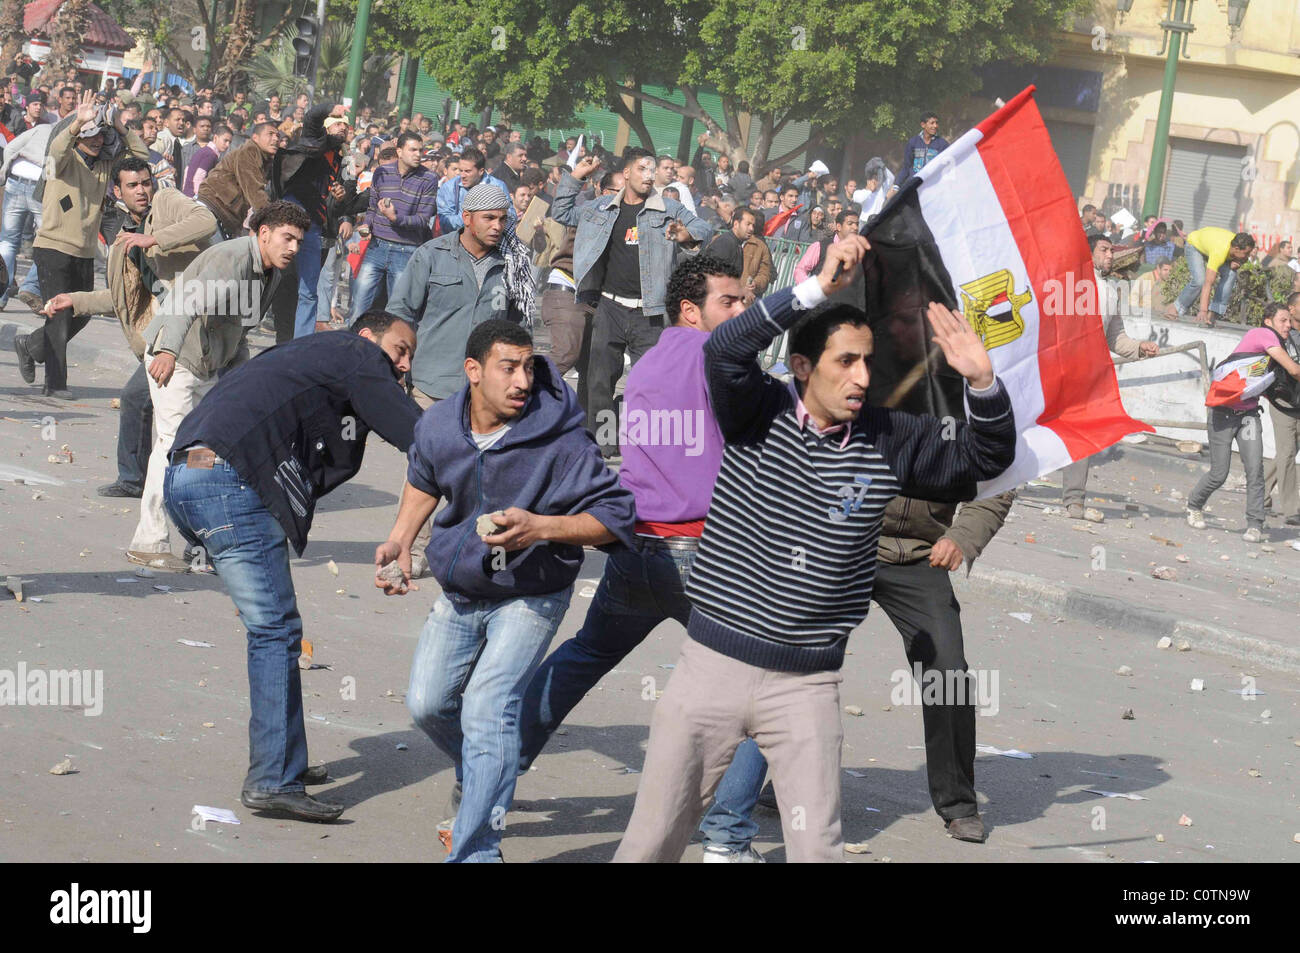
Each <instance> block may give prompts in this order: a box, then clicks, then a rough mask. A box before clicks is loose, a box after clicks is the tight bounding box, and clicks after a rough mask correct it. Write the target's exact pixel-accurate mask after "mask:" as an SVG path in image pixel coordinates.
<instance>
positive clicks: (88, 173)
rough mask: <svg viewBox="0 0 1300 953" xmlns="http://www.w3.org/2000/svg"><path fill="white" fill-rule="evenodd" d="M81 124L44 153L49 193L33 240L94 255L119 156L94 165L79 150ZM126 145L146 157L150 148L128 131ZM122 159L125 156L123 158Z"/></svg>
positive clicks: (63, 133)
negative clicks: (111, 178) (104, 207)
mask: <svg viewBox="0 0 1300 953" xmlns="http://www.w3.org/2000/svg"><path fill="white" fill-rule="evenodd" d="M80 131H81V123H80V122H78V121H77V120H76V119H75V118H74V119H73V120H72V122H70V123H69V124H68V125H66V126H64V127H63V128H62V129H60V130H59V131H58V132H56V133H55V134H54V136H53V137H52V138H51V139H50V149H49V152H48V153H46V156H45V194H44V196H43V197H42V199H41V227H40V228H38V229H37V230H36V239H35V240H34V241H33V242H32V245H34V246H35V247H36V248H51V249H53V250H55V251H60V252H63V254H65V255H70V256H72V257H73V258H94V257H95V251H96V249H97V248H98V247H99V220H100V218H101V217H102V215H103V205H104V196H105V195H106V194H107V193H108V185H109V182H108V180H109V177H110V176H111V175H112V172H113V165H114V160H113V159H110V158H108V156H107V155H106V154H105V153H102V152H101V153H100V157H99V158H98V159H96V160H95V161H94V162H92V163H90V164H89V165H87V164H86V160H85V159H84V158H82V155H81V152H80V151H79V150H78V149H77V133H79V132H80ZM125 139H126V147H127V149H128V150H129V151H130V152H132V153H133V154H134V155H137V156H139V157H140V158H141V159H145V160H146V161H147V160H148V158H149V149H148V148H147V147H146V146H145V144H144V140H142V139H141V138H140V137H139V136H138V135H136V134H135V133H134V132H133V131H131V130H127V133H126V137H125ZM119 158H120V156H119Z"/></svg>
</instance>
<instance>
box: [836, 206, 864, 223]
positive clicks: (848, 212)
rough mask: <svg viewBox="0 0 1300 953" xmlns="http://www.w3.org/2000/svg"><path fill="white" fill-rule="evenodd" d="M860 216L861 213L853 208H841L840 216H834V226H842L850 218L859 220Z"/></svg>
mask: <svg viewBox="0 0 1300 953" xmlns="http://www.w3.org/2000/svg"><path fill="white" fill-rule="evenodd" d="M861 216H862V213H861V211H860V210H859V209H855V208H853V207H852V206H850V207H849V208H843V209H840V214H838V215H836V216H835V224H836V225H843V224H844V223H845V222H846V221H848V220H849V219H851V218H861Z"/></svg>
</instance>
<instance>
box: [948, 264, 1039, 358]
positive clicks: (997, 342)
mask: <svg viewBox="0 0 1300 953" xmlns="http://www.w3.org/2000/svg"><path fill="white" fill-rule="evenodd" d="M961 297H962V310H963V311H964V312H965V313H966V320H967V321H969V322H970V326H971V327H972V328H974V329H975V333H976V334H978V335H979V336H980V340H982V341H983V342H984V349H985V350H986V351H991V350H993V348H995V347H1001V346H1002V345H1003V344H1010V343H1011V342H1012V341H1014V340H1016V338H1018V337H1020V335H1022V334H1024V333H1025V319H1024V318H1022V317H1021V316H1020V309H1021V308H1023V307H1024V306H1025V305H1027V304H1028V303H1029V302H1030V301H1031V300H1032V299H1033V297H1034V296H1033V293H1032V292H1031V291H1030V290H1029V289H1028V288H1026V289H1025V290H1024V291H1022V292H1020V293H1019V294H1017V293H1016V282H1015V278H1014V277H1013V276H1012V274H1011V272H1010V271H1008V270H1007V269H1005V268H1003V269H1002V270H1001V271H995V272H993V273H992V274H990V275H985V276H984V277H982V278H976V279H975V280H974V281H968V282H966V284H964V285H962V286H961Z"/></svg>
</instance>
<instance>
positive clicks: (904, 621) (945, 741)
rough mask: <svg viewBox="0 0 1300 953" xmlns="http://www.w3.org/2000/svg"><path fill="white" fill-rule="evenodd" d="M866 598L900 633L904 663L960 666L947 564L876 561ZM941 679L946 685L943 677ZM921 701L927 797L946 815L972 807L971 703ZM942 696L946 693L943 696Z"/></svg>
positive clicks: (957, 612)
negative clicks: (926, 702)
mask: <svg viewBox="0 0 1300 953" xmlns="http://www.w3.org/2000/svg"><path fill="white" fill-rule="evenodd" d="M871 598H872V599H873V600H875V602H876V603H877V604H878V605H879V606H880V608H882V609H884V610H885V614H886V615H887V616H889V621H890V622H892V623H894V627H895V628H897V629H898V633H899V635H901V636H902V637H903V649H904V651H905V652H906V653H907V662H908V665H909V666H914V665H915V664H916V663H918V662H919V663H920V664H921V669H922V671H923V672H937V673H939V674H940V675H942V673H944V672H965V671H966V655H965V650H964V648H963V647H962V635H961V606H960V605H959V604H958V602H957V596H956V594H954V593H953V591H952V583H951V582H950V581H949V579H948V570H946V569H942V568H939V567H936V566H931V565H930V563H929V561H928V560H923V561H921V562H916V563H908V564H905V565H888V564H886V563H881V562H878V563H876V583H875V588H874V589H873V591H872V593H871ZM941 684H944V685H948V684H950V682H948V681H947V680H946V679H945V680H943V682H942V683H941ZM972 699H973V693H967V695H966V700H967V704H961V705H952V704H925V705H923V706H922V708H921V720H922V722H923V723H924V725H925V768H926V774H927V775H928V777H929V781H930V800H931V801H933V802H934V809H935V810H936V811H937V812H938V813H939V816H940V817H942V818H943V819H944V820H946V821H951V820H955V819H956V818H959V817H968V816H970V815H972V814H975V813H977V812H978V810H979V808H978V804H977V802H976V800H975V705H974V704H973V703H972V702H971V700H972ZM945 700H948V699H945Z"/></svg>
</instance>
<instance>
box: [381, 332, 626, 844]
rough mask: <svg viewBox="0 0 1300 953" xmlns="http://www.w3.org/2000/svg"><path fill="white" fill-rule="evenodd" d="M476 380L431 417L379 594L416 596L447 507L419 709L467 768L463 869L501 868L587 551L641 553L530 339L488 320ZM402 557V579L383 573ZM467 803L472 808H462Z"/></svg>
mask: <svg viewBox="0 0 1300 953" xmlns="http://www.w3.org/2000/svg"><path fill="white" fill-rule="evenodd" d="M465 374H466V376H467V377H468V378H469V383H468V384H467V385H466V386H465V387H464V388H462V389H461V391H460V393H459V394H457V395H456V397H455V399H453V400H445V401H441V402H439V403H437V404H435V405H434V406H433V407H431V408H430V409H429V410H427V411H425V413H424V416H422V417H421V418H420V422H419V424H418V425H417V426H416V429H415V441H414V443H413V444H412V445H411V449H410V452H409V454H408V457H409V461H410V465H409V467H408V469H407V478H406V479H407V482H406V485H405V486H404V487H403V488H402V502H401V508H400V509H399V511H398V514H397V522H396V523H395V524H394V526H393V531H392V533H391V534H390V535H389V537H388V540H387V542H385V543H383V544H381V545H380V546H379V547H378V548H377V549H376V550H375V568H376V578H375V585H376V586H378V587H379V588H381V589H383V590H384V591H385V592H386V593H388V594H390V595H397V594H401V593H404V592H405V591H406V589H407V581H406V580H408V579H409V577H410V565H411V564H410V549H411V543H412V541H413V540H414V539H415V535H416V532H417V531H418V530H419V528H420V527H421V526H422V525H423V524H424V521H425V520H426V519H428V518H429V516H430V515H431V514H432V513H433V511H434V508H435V507H436V506H437V505H438V501H439V500H442V499H445V500H446V501H447V506H446V507H445V508H443V509H442V510H441V511H440V512H439V513H438V515H437V516H436V517H434V531H433V537H432V539H431V540H430V542H429V548H428V550H427V554H428V561H429V565H430V566H431V567H432V568H433V570H434V574H435V575H436V576H437V579H438V584H439V585H440V586H441V587H442V593H441V594H440V595H439V596H438V598H437V601H436V602H435V603H434V606H433V609H432V611H431V612H430V613H429V618H428V621H427V622H426V623H425V626H424V631H423V632H422V633H421V635H420V643H419V646H418V647H417V648H416V650H415V660H414V661H413V662H412V664H411V683H410V687H409V689H408V691H407V694H406V703H407V707H408V708H409V709H410V711H411V715H412V716H413V717H414V719H415V723H416V724H417V725H419V726H420V728H421V729H423V730H424V731H425V733H426V734H428V735H429V737H430V738H431V739H433V742H434V744H436V745H437V746H438V748H439V749H440V750H441V751H442V752H443V753H444V754H446V755H447V757H449V758H451V759H452V761H453V762H454V764H455V766H456V778H457V782H458V784H457V790H458V791H459V792H461V796H460V797H459V798H457V797H456V796H455V795H453V806H454V807H455V809H456V816H455V820H454V822H453V825H452V826H451V827H450V830H449V829H448V825H447V823H446V822H444V824H443V825H440V828H439V835H438V836H439V839H440V840H442V842H443V843H444V845H445V846H446V847H447V848H448V850H449V852H450V855H451V856H450V857H449V858H448V860H449V861H451V862H464V861H499V860H500V859H501V831H502V830H503V828H504V827H505V816H506V812H507V811H509V809H510V801H511V798H512V797H513V796H514V790H515V775H516V773H517V770H518V764H519V747H520V741H519V711H520V706H521V703H522V697H523V692H524V688H525V686H527V685H528V681H529V679H530V678H531V677H532V674H533V672H534V671H535V670H536V668H537V666H538V664H539V663H540V662H541V660H542V654H543V653H544V652H545V651H546V647H547V646H548V645H549V644H550V642H551V637H552V636H553V635H554V634H555V630H556V629H557V628H558V627H559V625H560V621H561V620H562V619H563V618H564V613H565V610H567V609H568V607H569V597H570V596H571V595H572V594H573V581H574V579H575V578H576V577H577V575H578V570H579V569H580V568H581V566H582V560H583V552H582V547H583V546H604V545H607V544H610V543H614V542H615V541H618V542H621V543H623V544H624V545H628V546H635V545H636V536H635V533H634V531H633V526H634V523H635V519H636V514H635V505H634V502H633V499H632V494H631V493H629V492H628V491H627V490H624V489H622V488H621V487H620V486H619V485H618V480H617V478H616V477H615V476H614V474H613V473H611V472H610V471H609V470H608V469H607V468H606V467H605V464H604V462H603V461H602V460H601V457H600V451H599V450H598V449H597V447H596V443H595V441H594V440H593V439H592V437H591V435H590V434H588V433H587V432H586V431H585V430H584V429H583V410H582V407H581V406H579V404H578V401H577V398H576V397H575V396H574V393H573V391H572V390H570V389H569V387H568V386H567V385H566V384H565V383H564V381H563V380H562V379H561V378H560V376H559V375H558V374H557V373H556V370H555V367H554V365H552V364H551V362H550V361H549V360H548V359H546V358H544V357H543V358H540V359H537V358H534V357H533V342H532V339H531V338H530V337H529V335H528V332H527V331H525V330H524V329H523V328H521V327H520V326H518V325H517V324H513V323H511V322H509V321H501V320H497V319H494V320H491V321H485V322H484V323H482V324H480V325H478V326H477V327H476V328H475V329H474V331H473V332H472V333H471V334H470V336H469V341H468V342H467V344H466V347H465ZM394 560H396V561H397V563H398V565H399V566H400V567H401V569H402V575H403V577H404V578H403V579H402V580H400V581H398V582H396V583H394V582H393V581H391V580H390V579H388V578H385V577H384V574H383V573H382V569H383V568H384V567H386V566H387V565H388V564H389V563H391V562H393V561H394ZM458 801H459V803H457V802H458Z"/></svg>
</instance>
